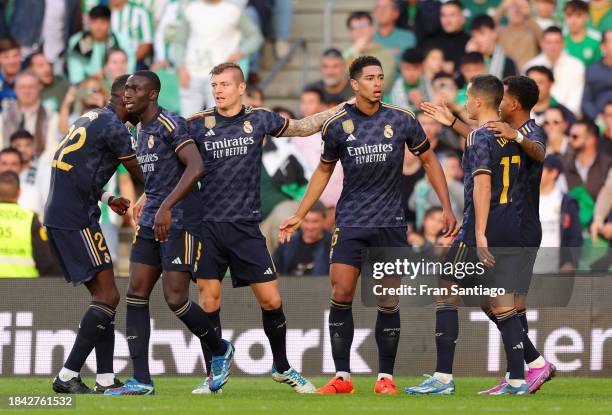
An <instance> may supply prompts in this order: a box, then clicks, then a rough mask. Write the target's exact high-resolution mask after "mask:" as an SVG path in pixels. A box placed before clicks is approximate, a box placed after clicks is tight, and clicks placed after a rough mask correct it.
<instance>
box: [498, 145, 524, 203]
mask: <svg viewBox="0 0 612 415" xmlns="http://www.w3.org/2000/svg"><path fill="white" fill-rule="evenodd" d="M499 164H501V165H502V166H504V174H503V177H502V180H503V186H504V187H503V189H502V192H501V195H500V196H499V203H500V204H504V203H508V189H509V188H510V164H518V165H519V167H520V166H521V156H512V158H510V157H502V159H501V161H500V162H499Z"/></svg>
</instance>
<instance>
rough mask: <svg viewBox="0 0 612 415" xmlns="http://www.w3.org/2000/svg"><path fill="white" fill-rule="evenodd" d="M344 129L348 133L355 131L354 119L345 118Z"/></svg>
mask: <svg viewBox="0 0 612 415" xmlns="http://www.w3.org/2000/svg"><path fill="white" fill-rule="evenodd" d="M342 129H343V130H344V132H345V133H347V134H352V133H353V131H355V124H353V120H345V121H342Z"/></svg>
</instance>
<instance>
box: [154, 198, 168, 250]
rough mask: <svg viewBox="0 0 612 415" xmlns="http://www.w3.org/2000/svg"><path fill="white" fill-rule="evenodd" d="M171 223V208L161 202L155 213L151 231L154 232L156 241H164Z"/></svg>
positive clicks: (166, 238)
mask: <svg viewBox="0 0 612 415" xmlns="http://www.w3.org/2000/svg"><path fill="white" fill-rule="evenodd" d="M171 223H172V210H170V208H168V207H167V206H166V205H165V204H164V203H162V204H161V206H160V207H159V209H158V210H157V213H156V214H155V222H154V224H153V232H154V233H155V240H156V241H159V242H166V241H167V240H168V236H169V235H170V224H171Z"/></svg>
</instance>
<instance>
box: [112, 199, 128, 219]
mask: <svg viewBox="0 0 612 415" xmlns="http://www.w3.org/2000/svg"><path fill="white" fill-rule="evenodd" d="M130 204H131V203H130V200H129V199H126V198H125V197H121V196H119V197H113V198H112V199H111V200H109V201H108V206H109V207H110V208H111V209H112V210H113V212H115V213H116V214H117V215H120V216H123V215H125V214H126V213H127V211H128V209H129V208H130Z"/></svg>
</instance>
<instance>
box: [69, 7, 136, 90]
mask: <svg viewBox="0 0 612 415" xmlns="http://www.w3.org/2000/svg"><path fill="white" fill-rule="evenodd" d="M113 48H120V49H123V50H124V51H125V52H126V53H127V55H128V72H133V71H134V68H135V65H136V59H135V55H134V50H133V49H132V46H131V44H130V41H129V39H127V38H126V37H125V36H123V35H122V34H120V33H115V32H113V31H111V11H110V9H109V8H108V7H106V6H96V7H94V8H93V9H91V11H90V12H89V29H88V30H85V31H82V32H79V33H77V34H75V35H74V36H72V37H71V38H70V40H69V41H68V58H67V63H68V77H69V80H70V83H71V84H78V83H79V82H81V81H82V80H84V79H85V78H87V77H88V76H91V75H100V74H101V71H102V67H103V66H104V57H105V56H106V53H107V51H108V50H110V49H113Z"/></svg>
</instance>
